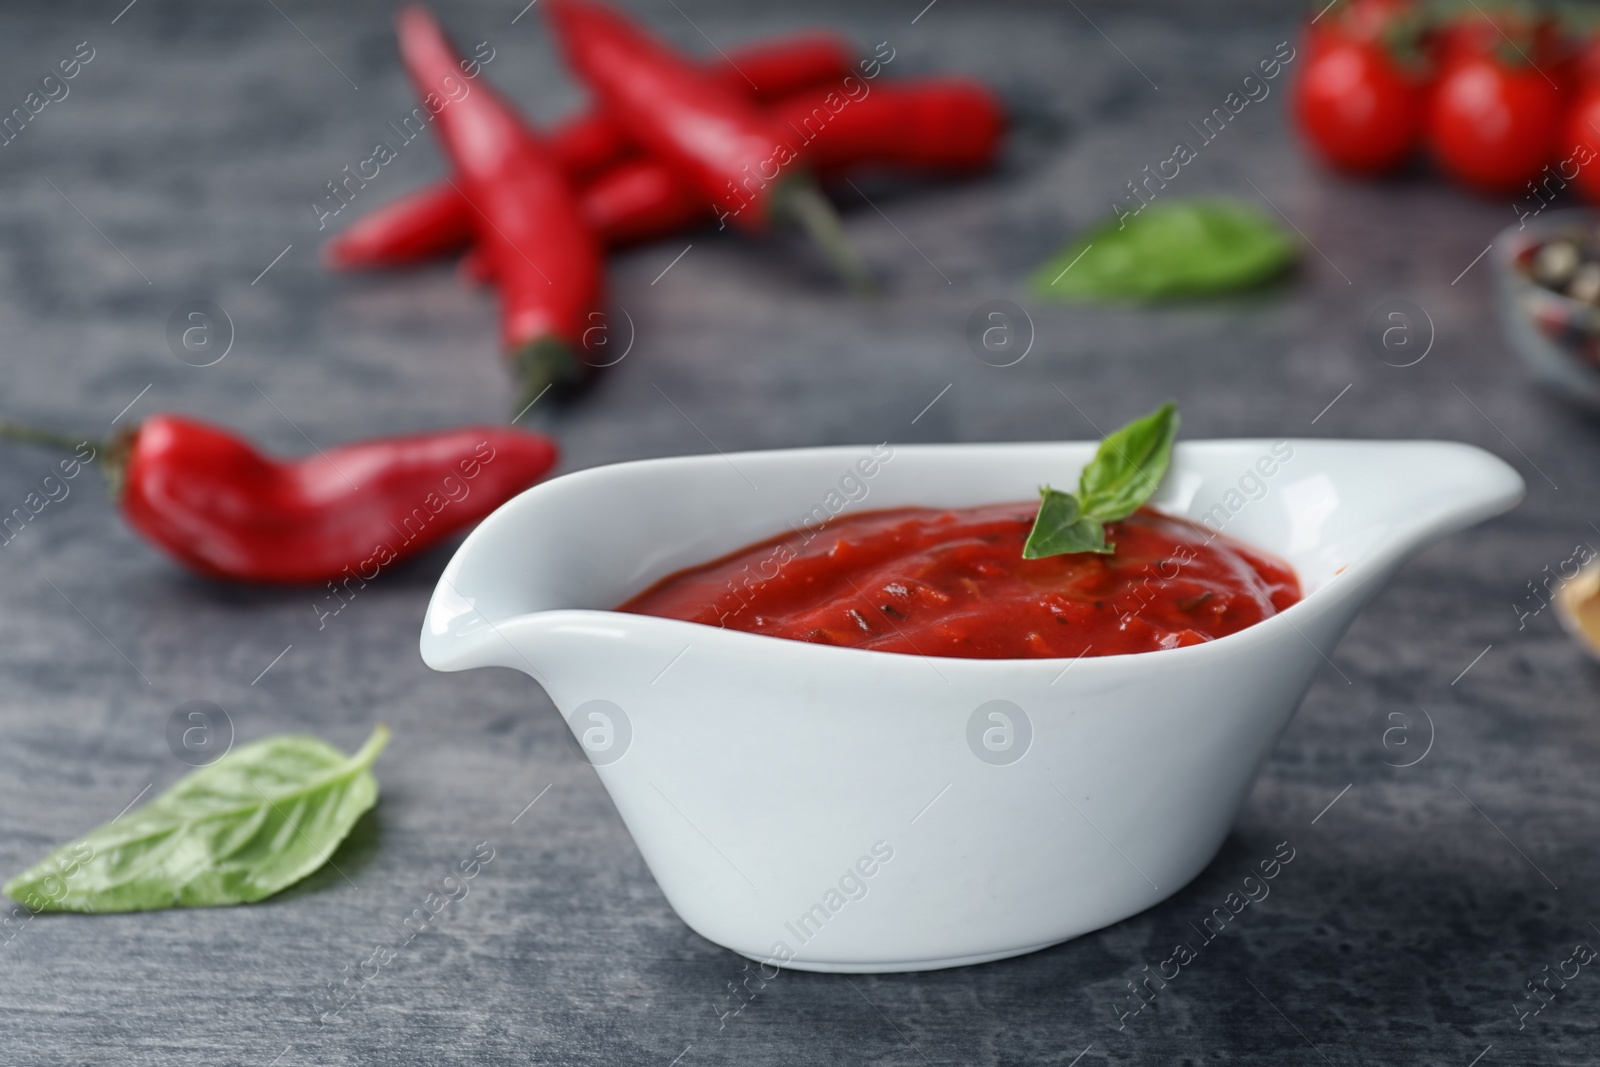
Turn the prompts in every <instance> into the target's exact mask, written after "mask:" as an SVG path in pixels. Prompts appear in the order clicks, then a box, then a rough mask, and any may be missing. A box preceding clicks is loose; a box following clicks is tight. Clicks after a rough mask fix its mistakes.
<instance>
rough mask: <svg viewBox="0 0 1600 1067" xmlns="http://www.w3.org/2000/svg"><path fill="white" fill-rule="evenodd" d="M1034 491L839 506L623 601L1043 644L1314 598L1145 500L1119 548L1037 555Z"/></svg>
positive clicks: (1237, 622) (764, 625)
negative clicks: (1032, 536) (958, 500)
mask: <svg viewBox="0 0 1600 1067" xmlns="http://www.w3.org/2000/svg"><path fill="white" fill-rule="evenodd" d="M1038 507H1039V506H1038V504H1036V503H1021V504H994V505H989V506H985V507H978V508H963V509H958V510H954V511H946V510H937V509H933V508H895V509H893V510H888V511H871V512H863V513H861V514H859V515H853V516H849V517H844V518H838V519H835V520H834V521H833V522H831V523H829V524H828V525H827V526H826V527H825V528H823V529H822V530H820V531H813V532H810V533H809V534H798V533H796V534H787V535H784V536H782V537H776V538H773V539H771V540H768V541H762V542H760V543H758V544H754V545H750V546H748V547H746V548H742V549H740V550H739V551H737V552H734V553H732V554H730V555H727V556H724V557H722V558H721V559H717V560H712V561H711V562H709V563H704V564H701V565H700V566H698V567H690V568H688V569H686V570H681V571H678V572H677V573H675V574H671V575H668V576H667V577H666V578H664V579H662V580H661V581H660V582H657V583H656V584H655V585H653V586H651V587H650V588H649V589H646V590H645V591H644V592H642V593H640V594H639V595H638V596H635V597H634V598H633V599H631V600H629V601H628V602H627V603H625V604H623V605H621V607H619V608H618V609H617V610H619V611H628V612H634V613H636V614H640V615H659V616H663V617H665V618H669V619H684V620H687V621H689V622H699V623H705V624H706V625H708V626H724V627H728V628H730V629H735V630H746V631H748V632H750V633H757V634H767V635H768V636H771V637H785V638H789V639H790V640H794V641H811V642H815V643H817V644H825V645H845V646H849V647H851V648H869V649H874V650H876V651H879V652H902V653H910V654H913V655H917V654H920V655H926V656H958V657H965V658H974V659H1033V658H1051V657H1077V656H1113V655H1119V654H1122V653H1126V652H1155V651H1158V650H1160V649H1167V648H1179V647H1182V646H1184V645H1195V644H1199V643H1201V642H1203V641H1212V640H1215V639H1216V638H1219V637H1225V636H1227V635H1228V634H1231V633H1235V632H1237V631H1239V630H1242V629H1244V628H1245V627H1247V626H1252V625H1254V624H1255V623H1258V622H1260V621H1261V620H1263V619H1266V618H1269V617H1271V616H1273V615H1276V614H1277V613H1278V612H1280V611H1282V610H1284V609H1285V608H1287V607H1288V606H1289V605H1291V604H1293V603H1295V602H1296V601H1298V600H1299V599H1300V582H1299V580H1298V579H1297V578H1296V577H1295V573H1294V571H1293V570H1292V569H1291V568H1290V567H1289V565H1288V564H1286V563H1283V562H1282V561H1280V560H1277V559H1274V558H1272V557H1271V556H1269V555H1267V554H1265V553H1263V552H1259V551H1257V550H1255V549H1253V548H1250V547H1249V546H1247V545H1243V544H1240V543H1239V542H1238V541H1234V540H1232V539H1231V538H1227V537H1223V536H1221V535H1220V534H1212V533H1211V532H1210V531H1209V530H1207V529H1205V528H1204V527H1201V526H1197V525H1195V524H1194V523H1191V522H1187V521H1185V520H1183V519H1177V518H1173V517H1171V516H1168V515H1162V514H1160V513H1159V512H1156V511H1152V510H1150V509H1149V508H1141V509H1140V510H1139V511H1138V512H1137V513H1136V514H1134V515H1131V516H1129V517H1128V518H1127V519H1125V520H1123V521H1122V522H1115V523H1111V524H1109V525H1108V526H1107V527H1106V539H1107V541H1109V542H1110V543H1112V544H1114V545H1115V546H1116V552H1115V553H1114V554H1112V555H1098V554H1094V553H1077V554H1073V555H1065V556H1050V557H1048V558H1045V559H1033V560H1030V559H1023V558H1022V546H1023V543H1024V542H1026V541H1027V539H1028V532H1029V530H1031V529H1032V527H1033V518H1034V515H1035V514H1036V513H1037V511H1038Z"/></svg>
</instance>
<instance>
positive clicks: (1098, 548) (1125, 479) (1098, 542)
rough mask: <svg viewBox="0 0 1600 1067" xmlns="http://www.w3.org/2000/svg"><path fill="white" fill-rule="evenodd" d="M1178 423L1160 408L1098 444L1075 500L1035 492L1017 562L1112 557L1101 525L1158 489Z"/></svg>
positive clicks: (1171, 409) (1172, 409)
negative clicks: (1032, 511)
mask: <svg viewBox="0 0 1600 1067" xmlns="http://www.w3.org/2000/svg"><path fill="white" fill-rule="evenodd" d="M1178 421H1179V420H1178V408H1177V406H1176V405H1174V404H1171V403H1166V404H1162V405H1161V406H1160V407H1159V408H1157V409H1156V410H1154V411H1152V412H1151V413H1150V414H1148V415H1146V416H1144V417H1143V418H1138V419H1134V420H1133V421H1132V422H1130V423H1128V424H1127V425H1126V426H1124V427H1122V428H1121V429H1120V430H1116V431H1114V432H1112V433H1111V434H1109V435H1107V437H1106V439H1105V440H1103V441H1101V442H1100V447H1099V448H1098V449H1096V450H1095V454H1094V458H1093V459H1091V460H1090V461H1089V462H1088V464H1087V465H1086V466H1085V467H1084V468H1083V472H1082V473H1081V474H1080V475H1078V492H1077V494H1076V495H1074V494H1072V493H1063V492H1062V491H1061V490H1059V489H1052V488H1051V487H1050V486H1048V485H1047V486H1045V487H1044V488H1043V489H1041V490H1039V495H1040V497H1042V498H1043V499H1042V502H1041V503H1040V504H1039V514H1038V515H1037V516H1035V518H1034V520H1033V529H1032V530H1030V531H1029V532H1028V540H1027V543H1025V544H1024V545H1023V546H1022V558H1023V559H1043V558H1044V557H1046V556H1061V555H1067V554H1070V553H1073V552H1101V553H1110V552H1114V551H1116V546H1115V545H1109V544H1107V543H1106V529H1105V524H1106V523H1108V522H1116V521H1118V520H1119V519H1125V518H1127V517H1128V516H1129V515H1132V514H1133V513H1134V512H1135V511H1137V510H1139V507H1140V505H1142V504H1143V503H1144V502H1145V501H1146V500H1149V499H1150V496H1151V494H1152V493H1154V492H1155V491H1156V487H1157V486H1159V485H1160V484H1161V479H1162V478H1163V477H1165V476H1166V473H1167V466H1168V464H1169V463H1171V461H1172V442H1173V440H1174V438H1176V437H1177V436H1178Z"/></svg>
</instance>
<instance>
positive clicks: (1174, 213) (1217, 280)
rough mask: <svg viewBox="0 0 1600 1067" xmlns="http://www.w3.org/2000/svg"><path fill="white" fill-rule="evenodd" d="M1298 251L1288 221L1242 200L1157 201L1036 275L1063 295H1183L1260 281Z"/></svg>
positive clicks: (1046, 288) (1101, 229)
mask: <svg viewBox="0 0 1600 1067" xmlns="http://www.w3.org/2000/svg"><path fill="white" fill-rule="evenodd" d="M1296 251H1297V245H1296V242H1295V240H1294V238H1293V237H1292V236H1291V235H1290V234H1289V233H1288V232H1287V231H1286V230H1284V228H1283V227H1282V226H1280V225H1278V223H1277V222H1276V221H1274V220H1273V219H1271V218H1268V217H1267V216H1266V215H1264V214H1262V213H1261V212H1259V211H1256V210H1255V209H1253V208H1249V207H1246V206H1244V205H1242V204H1232V203H1225V202H1219V201H1182V200H1180V201H1168V202H1166V203H1160V202H1157V203H1152V204H1150V205H1149V206H1147V207H1145V208H1143V209H1142V210H1140V212H1139V213H1138V214H1137V215H1131V214H1130V215H1124V216H1122V217H1120V218H1114V219H1111V220H1110V221H1108V222H1105V223H1103V224H1101V225H1100V226H1098V227H1096V228H1095V229H1093V230H1092V231H1090V232H1089V233H1087V234H1085V235H1084V236H1082V237H1080V238H1079V239H1078V240H1076V241H1074V242H1072V244H1070V245H1068V246H1067V248H1066V249H1065V250H1064V251H1062V252H1061V254H1060V255H1058V256H1056V257H1055V258H1054V259H1053V260H1051V261H1050V262H1048V263H1046V264H1044V265H1043V266H1042V267H1040V268H1039V270H1038V272H1037V273H1035V275H1034V279H1033V281H1034V288H1035V289H1036V290H1037V292H1038V293H1039V294H1040V295H1042V296H1048V297H1057V298H1059V299H1062V300H1075V301H1119V300H1131V301H1155V300H1174V299H1178V300H1181V299H1186V298H1192V297H1202V296H1210V295H1213V294H1216V293H1227V292H1233V291H1235V290H1239V289H1247V288H1250V287H1252V286H1256V285H1259V284H1261V283H1263V282H1265V281H1268V280H1269V279H1271V278H1273V277H1274V276H1276V275H1278V274H1279V273H1281V272H1282V271H1283V270H1284V269H1285V268H1286V267H1288V265H1289V264H1290V263H1292V262H1293V261H1294V258H1295V255H1296Z"/></svg>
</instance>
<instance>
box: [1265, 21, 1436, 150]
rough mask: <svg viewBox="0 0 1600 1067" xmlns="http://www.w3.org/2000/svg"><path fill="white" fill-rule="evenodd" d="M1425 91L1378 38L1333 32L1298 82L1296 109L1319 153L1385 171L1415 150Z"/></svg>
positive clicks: (1302, 128) (1299, 119)
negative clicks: (1349, 36)
mask: <svg viewBox="0 0 1600 1067" xmlns="http://www.w3.org/2000/svg"><path fill="white" fill-rule="evenodd" d="M1423 104H1424V94H1423V91H1422V87H1421V85H1420V84H1419V83H1418V82H1416V81H1415V80H1413V79H1412V78H1410V77H1409V76H1407V74H1406V73H1405V72H1404V71H1403V70H1401V69H1400V67H1399V66H1397V65H1396V64H1395V62H1394V60H1393V59H1391V58H1390V56H1389V54H1388V53H1387V52H1385V51H1384V50H1383V48H1382V47H1381V46H1379V45H1377V44H1371V43H1366V42H1362V41H1354V40H1348V39H1343V38H1338V37H1329V38H1326V39H1324V40H1323V42H1322V44H1321V45H1320V46H1319V47H1318V48H1317V49H1316V54H1315V55H1314V56H1312V57H1311V59H1310V60H1309V61H1308V62H1307V64H1306V67H1305V72H1304V74H1303V75H1302V76H1301V78H1300V80H1299V81H1298V82H1296V83H1295V89H1294V113H1295V118H1296V120H1297V121H1298V122H1299V125H1300V131H1301V133H1303V134H1304V135H1305V137H1306V140H1307V141H1309V142H1310V144H1311V147H1312V148H1313V149H1314V150H1315V151H1316V153H1317V155H1319V156H1320V157H1322V159H1323V160H1324V161H1325V162H1326V163H1328V164H1329V165H1331V166H1333V167H1336V168H1338V169H1339V170H1344V171H1350V172H1352V173H1356V174H1382V173H1384V172H1385V171H1390V170H1393V169H1394V168H1395V167H1397V166H1399V165H1400V164H1401V163H1404V162H1405V161H1406V158H1407V157H1408V156H1410V154H1411V152H1412V150H1413V148H1415V146H1416V143H1417V137H1418V134H1419V132H1420V130H1421V126H1422V115H1423Z"/></svg>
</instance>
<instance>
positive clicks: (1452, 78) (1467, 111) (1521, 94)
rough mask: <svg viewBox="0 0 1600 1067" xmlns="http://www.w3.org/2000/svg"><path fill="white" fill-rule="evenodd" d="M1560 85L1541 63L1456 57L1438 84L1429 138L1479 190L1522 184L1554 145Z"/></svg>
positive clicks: (1507, 189) (1445, 161)
mask: <svg viewBox="0 0 1600 1067" xmlns="http://www.w3.org/2000/svg"><path fill="white" fill-rule="evenodd" d="M1560 122H1561V93H1560V91H1559V90H1558V89H1557V88H1556V87H1555V86H1554V85H1552V84H1550V82H1549V81H1548V80H1546V78H1545V76H1544V75H1543V74H1541V73H1539V71H1538V69H1537V68H1535V67H1533V66H1531V65H1529V66H1520V67H1511V66H1507V65H1506V64H1504V63H1501V62H1500V61H1498V60H1497V59H1495V58H1493V57H1491V56H1471V57H1468V58H1465V59H1459V60H1457V61H1456V62H1455V63H1453V64H1452V65H1451V66H1449V67H1448V68H1446V70H1445V71H1444V74H1443V76H1442V77H1440V79H1439V81H1438V82H1437V84H1435V86H1434V90H1433V99H1432V101H1431V106H1430V108H1429V112H1428V144H1429V147H1430V148H1431V149H1432V150H1433V155H1434V158H1435V159H1437V160H1438V162H1439V165H1440V167H1441V168H1443V169H1444V171H1445V172H1446V173H1448V174H1450V175H1452V176H1453V177H1455V178H1457V179H1458V180H1460V181H1461V182H1462V183H1463V184H1464V185H1466V186H1468V187H1470V188H1472V189H1476V190H1478V191H1479V192H1482V193H1490V194H1501V193H1511V192H1516V191H1518V190H1520V189H1521V188H1522V187H1523V186H1524V185H1526V184H1527V183H1528V182H1529V181H1531V180H1533V178H1534V177H1535V176H1537V175H1538V173H1539V171H1540V170H1541V169H1543V167H1544V165H1545V163H1546V162H1548V161H1549V159H1550V156H1551V153H1552V152H1553V151H1554V150H1555V145H1556V134H1557V131H1558V130H1559V129H1560Z"/></svg>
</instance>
